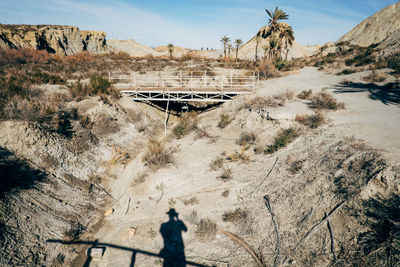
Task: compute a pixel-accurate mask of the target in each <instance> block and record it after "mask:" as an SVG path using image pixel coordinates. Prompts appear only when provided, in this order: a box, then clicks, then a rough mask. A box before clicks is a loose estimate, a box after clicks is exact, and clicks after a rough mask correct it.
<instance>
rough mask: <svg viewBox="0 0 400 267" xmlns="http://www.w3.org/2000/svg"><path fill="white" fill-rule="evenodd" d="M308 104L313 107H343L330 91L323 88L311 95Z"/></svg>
mask: <svg viewBox="0 0 400 267" xmlns="http://www.w3.org/2000/svg"><path fill="white" fill-rule="evenodd" d="M310 106H311V108H314V109H329V110H338V109H343V108H344V103H342V102H338V101H337V100H336V99H335V98H334V97H333V96H332V95H331V94H330V93H328V92H326V91H325V90H323V91H322V92H319V93H317V94H315V95H314V96H313V97H312V99H311V104H310Z"/></svg>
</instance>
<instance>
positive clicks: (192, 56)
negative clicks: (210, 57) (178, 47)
mask: <svg viewBox="0 0 400 267" xmlns="http://www.w3.org/2000/svg"><path fill="white" fill-rule="evenodd" d="M201 59H204V58H203V57H202V56H200V55H198V54H197V53H194V52H186V53H185V54H183V55H182V56H180V57H179V58H178V60H180V61H188V60H201Z"/></svg>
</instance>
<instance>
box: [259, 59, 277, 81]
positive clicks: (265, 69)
mask: <svg viewBox="0 0 400 267" xmlns="http://www.w3.org/2000/svg"><path fill="white" fill-rule="evenodd" d="M258 71H260V77H261V78H264V79H269V78H276V77H280V75H279V72H278V70H277V69H276V67H275V66H274V64H273V63H272V61H271V60H265V61H262V62H261V63H260V65H259V66H258Z"/></svg>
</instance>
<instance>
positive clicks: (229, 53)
mask: <svg viewBox="0 0 400 267" xmlns="http://www.w3.org/2000/svg"><path fill="white" fill-rule="evenodd" d="M231 49H232V44H228V58H231Z"/></svg>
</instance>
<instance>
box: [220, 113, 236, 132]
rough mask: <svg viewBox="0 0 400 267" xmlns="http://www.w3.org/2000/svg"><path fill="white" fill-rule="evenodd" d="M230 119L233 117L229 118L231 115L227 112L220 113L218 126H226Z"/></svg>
mask: <svg viewBox="0 0 400 267" xmlns="http://www.w3.org/2000/svg"><path fill="white" fill-rule="evenodd" d="M232 121H233V118H231V116H229V115H228V114H221V115H220V116H219V121H218V127H219V128H222V129H223V128H225V127H226V126H228V125H229V124H230V123H231V122H232Z"/></svg>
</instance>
